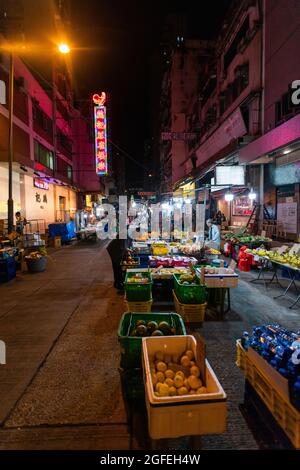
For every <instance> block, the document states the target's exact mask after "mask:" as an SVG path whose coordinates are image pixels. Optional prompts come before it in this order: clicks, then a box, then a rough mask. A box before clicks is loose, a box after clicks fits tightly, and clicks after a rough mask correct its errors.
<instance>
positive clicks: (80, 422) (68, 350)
mask: <svg viewBox="0 0 300 470" xmlns="http://www.w3.org/2000/svg"><path fill="white" fill-rule="evenodd" d="M112 285H113V278H112V270H111V264H110V259H109V256H108V254H107V252H106V249H105V246H103V244H102V245H101V244H100V243H99V244H95V245H85V244H79V245H75V246H66V247H63V248H62V249H61V250H58V251H56V252H54V253H53V254H52V255H51V257H50V259H49V260H48V267H47V271H46V272H44V273H39V274H34V275H31V274H23V275H18V277H17V279H16V280H15V281H13V282H11V283H9V284H5V285H1V287H0V297H1V314H0V338H1V339H2V340H3V341H5V342H6V346H7V364H6V365H5V366H1V368H0V421H1V425H2V430H1V432H0V448H2V449H7V448H51V446H54V447H55V448H58V447H59V448H62V449H63V448H89V446H90V445H92V444H91V443H90V444H89V443H88V442H86V439H87V438H84V435H85V436H91V435H93V436H94V437H93V439H92V440H91V442H93V445H92V446H96V447H94V448H101V447H102V446H103V447H104V448H105V446H108V444H107V443H108V442H110V444H109V445H111V446H112V447H113V448H119V446H120V445H121V446H122V447H123V448H128V446H129V439H130V436H129V434H128V430H127V420H126V413H125V409H124V405H123V401H122V398H121V390H120V383H119V374H118V362H119V345H118V343H117V339H116V330H117V325H118V323H119V319H120V316H121V314H122V312H123V305H122V302H121V299H120V296H118V295H117V294H116V292H115V289H114V288H113V287H112ZM62 425H65V426H66V428H65V432H62V428H61V426H62ZM99 425H101V426H102V427H101V429H100V428H99ZM106 425H107V426H106ZM43 426H47V432H45V430H44V431H43ZM49 426H50V427H51V426H52V431H51V430H50V429H49ZM58 426H59V427H60V428H59V430H58V429H57V427H58ZM74 426H79V427H80V430H79V431H78V433H79V434H80V435H82V433H83V435H82V441H81V440H80V439H79V437H78V436H79V434H78V433H76V432H75V428H74ZM83 427H84V432H83ZM94 427H95V428H96V429H94ZM17 428H19V429H20V428H22V430H21V431H20V430H19V431H17ZM8 429H14V431H8ZM38 430H39V431H38ZM58 431H59V432H58ZM113 434H115V438H114V439H115V441H114V439H113V441H114V442H115V444H114V442H112V435H113ZM50 435H51V436H50ZM56 436H57V437H56ZM89 439H90V437H89V438H88V441H89ZM96 442H97V443H96ZM66 443H67V444H66ZM49 446H50V447H49ZM82 446H83V447H82ZM107 448H109V447H107Z"/></svg>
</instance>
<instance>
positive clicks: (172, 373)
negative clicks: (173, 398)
mask: <svg viewBox="0 0 300 470" xmlns="http://www.w3.org/2000/svg"><path fill="white" fill-rule="evenodd" d="M165 376H166V377H167V379H174V377H175V373H174V372H173V371H172V370H171V369H168V370H166V372H165Z"/></svg>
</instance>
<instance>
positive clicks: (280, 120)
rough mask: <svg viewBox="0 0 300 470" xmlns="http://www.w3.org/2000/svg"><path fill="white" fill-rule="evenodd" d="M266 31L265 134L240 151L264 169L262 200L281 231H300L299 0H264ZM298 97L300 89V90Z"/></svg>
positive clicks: (244, 159) (248, 161)
mask: <svg viewBox="0 0 300 470" xmlns="http://www.w3.org/2000/svg"><path fill="white" fill-rule="evenodd" d="M263 6H264V28H263V31H264V35H263V71H262V80H263V108H262V115H261V122H262V125H261V128H262V134H263V135H262V136H260V137H259V138H257V139H256V140H254V141H253V142H251V143H250V144H249V145H247V146H245V147H243V148H242V149H241V150H240V163H242V164H247V165H252V166H257V165H259V166H260V168H261V172H262V177H261V194H262V195H263V197H262V198H261V201H262V202H264V203H265V204H266V205H267V207H268V208H269V210H270V212H271V213H272V214H273V216H274V217H276V219H277V225H281V230H280V231H281V235H284V236H286V237H287V238H289V239H295V238H297V237H299V234H300V209H299V207H300V195H299V186H300V171H299V168H300V103H299V99H298V104H297V100H296V101H295V103H293V100H292V95H293V93H295V92H296V89H293V88H292V84H293V82H294V81H297V80H300V61H299V59H298V57H299V52H298V51H299V44H300V3H299V2H297V1H293V0H288V1H286V0H277V1H276V2H274V1H271V0H265V1H264V3H263ZM298 98H299V93H298Z"/></svg>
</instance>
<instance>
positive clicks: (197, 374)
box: [190, 366, 200, 377]
mask: <svg viewBox="0 0 300 470" xmlns="http://www.w3.org/2000/svg"><path fill="white" fill-rule="evenodd" d="M190 372H191V375H194V376H195V377H200V370H199V367H197V366H192V367H191V369H190Z"/></svg>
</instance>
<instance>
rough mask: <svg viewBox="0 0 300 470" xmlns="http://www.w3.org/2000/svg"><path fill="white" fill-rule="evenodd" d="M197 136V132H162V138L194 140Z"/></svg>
mask: <svg viewBox="0 0 300 470" xmlns="http://www.w3.org/2000/svg"><path fill="white" fill-rule="evenodd" d="M196 138H197V134H196V132H162V133H161V140H184V141H189V140H194V139H196Z"/></svg>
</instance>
